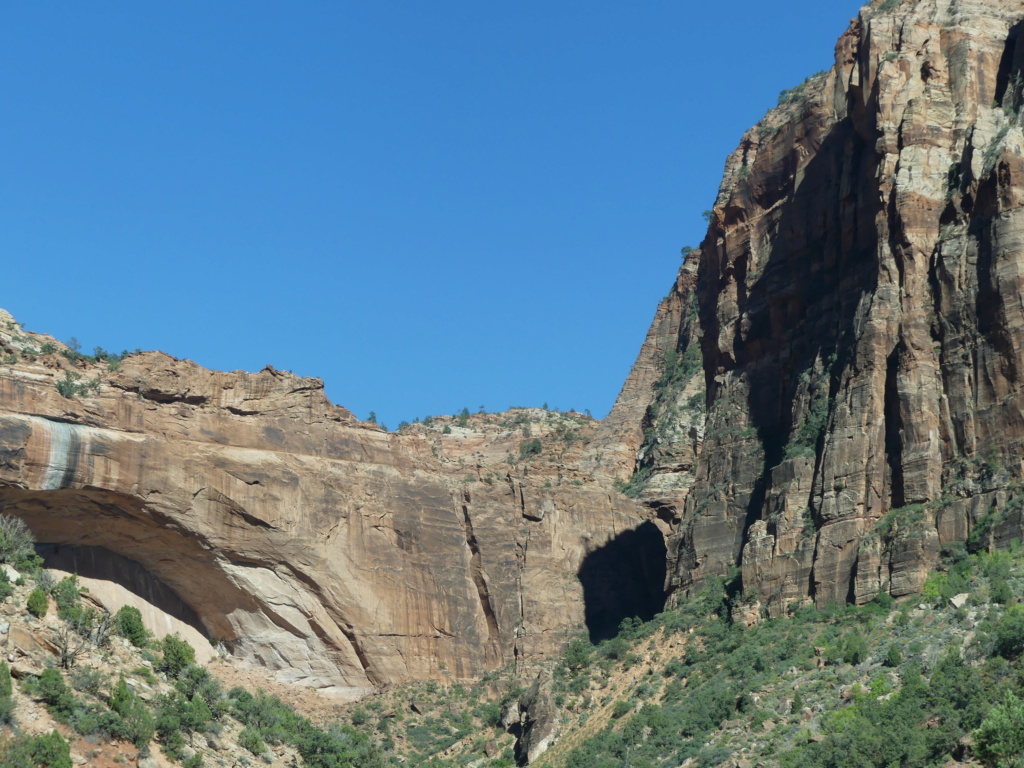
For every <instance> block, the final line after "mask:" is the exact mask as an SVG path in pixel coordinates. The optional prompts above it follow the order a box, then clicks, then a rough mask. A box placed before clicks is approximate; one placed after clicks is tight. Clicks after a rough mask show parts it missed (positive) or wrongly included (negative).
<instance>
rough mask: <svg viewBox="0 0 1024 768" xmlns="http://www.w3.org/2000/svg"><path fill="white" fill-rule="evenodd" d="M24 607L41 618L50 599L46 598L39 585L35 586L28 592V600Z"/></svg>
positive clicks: (48, 605) (47, 607)
mask: <svg viewBox="0 0 1024 768" xmlns="http://www.w3.org/2000/svg"><path fill="white" fill-rule="evenodd" d="M25 607H26V608H27V609H28V612H29V613H31V614H32V615H33V616H35V617H36V618H37V619H41V618H43V616H45V615H46V611H47V610H48V609H49V607H50V601H49V600H48V599H47V597H46V593H45V592H43V590H41V589H40V588H39V587H36V588H35V589H33V590H32V592H30V593H29V596H28V602H27V603H26V604H25Z"/></svg>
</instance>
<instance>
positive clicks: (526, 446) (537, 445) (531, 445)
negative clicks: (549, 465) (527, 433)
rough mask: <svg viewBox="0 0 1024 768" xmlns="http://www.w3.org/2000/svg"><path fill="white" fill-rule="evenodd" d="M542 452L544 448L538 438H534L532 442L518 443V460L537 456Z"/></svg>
mask: <svg viewBox="0 0 1024 768" xmlns="http://www.w3.org/2000/svg"><path fill="white" fill-rule="evenodd" d="M543 450H544V446H543V444H542V443H541V441H540V438H539V437H535V438H533V439H532V440H523V441H522V442H521V443H519V458H520V459H525V458H527V457H529V456H539V455H540V453H541V451H543Z"/></svg>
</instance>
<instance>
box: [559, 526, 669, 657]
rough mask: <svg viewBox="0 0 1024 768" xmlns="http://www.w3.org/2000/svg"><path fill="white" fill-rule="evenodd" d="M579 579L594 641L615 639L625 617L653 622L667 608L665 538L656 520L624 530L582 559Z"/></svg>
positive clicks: (588, 624) (589, 631)
mask: <svg viewBox="0 0 1024 768" xmlns="http://www.w3.org/2000/svg"><path fill="white" fill-rule="evenodd" d="M579 579H580V583H581V584H582V585H583V603H584V619H585V621H586V623H587V631H588V633H589V635H590V642H592V643H597V642H600V641H601V640H607V639H608V638H610V637H614V636H615V635H616V634H617V633H618V628H619V624H620V623H622V620H623V619H630V618H633V617H634V616H635V617H638V618H640V619H641V620H643V621H649V620H650V619H652V618H654V615H655V614H656V613H659V612H660V611H661V610H663V609H664V607H665V538H664V536H662V534H661V531H660V530H658V527H657V526H656V525H655V524H654V523H652V522H646V523H644V524H643V525H641V526H640V527H638V528H634V529H633V530H631V531H625V532H624V533H621V534H619V535H618V536H616V537H615V538H614V539H611V540H610V541H609V542H608V543H607V544H605V545H604V546H602V547H598V548H597V549H595V550H594V551H593V552H591V553H590V554H588V555H587V556H586V557H585V558H583V562H582V563H581V564H580V570H579Z"/></svg>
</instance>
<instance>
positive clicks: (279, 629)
mask: <svg viewBox="0 0 1024 768" xmlns="http://www.w3.org/2000/svg"><path fill="white" fill-rule="evenodd" d="M0 348H2V349H0V360H3V361H4V363H5V364H4V365H0V512H3V513H6V514H13V515H17V516H19V517H21V518H23V519H24V520H25V521H26V522H27V523H28V524H29V526H30V527H31V529H32V530H33V532H34V533H35V535H36V537H37V539H38V540H40V541H41V542H45V543H47V544H49V545H53V546H51V547H49V549H48V550H46V551H48V552H50V553H51V554H52V555H53V556H54V557H57V558H59V563H55V564H57V565H59V566H60V567H69V566H68V563H75V564H77V566H81V567H82V568H85V569H86V570H83V571H82V573H83V575H84V576H96V577H102V578H107V577H109V575H110V574H114V573H120V574H122V575H124V574H128V575H127V576H124V579H123V581H124V583H123V585H122V586H124V587H125V588H127V589H130V590H132V591H134V592H135V593H136V594H138V595H140V596H142V597H145V596H148V595H152V596H153V597H152V598H151V599H153V600H158V601H163V602H164V603H166V606H164V607H166V609H167V611H171V609H172V608H174V609H175V610H177V614H175V615H180V617H181V618H182V620H184V621H191V622H192V623H193V624H194V625H195V626H196V627H197V629H200V630H201V631H203V632H204V633H205V634H206V635H207V636H208V637H212V638H217V639H219V640H222V641H224V643H225V644H226V645H227V647H228V648H230V649H231V651H232V652H233V653H234V654H235V655H236V656H239V657H241V658H244V659H249V660H251V661H253V662H256V663H260V664H263V665H265V666H267V667H268V668H270V669H273V670H276V671H277V672H278V674H279V677H281V678H282V679H285V680H290V681H294V682H297V683H301V684H305V685H310V686H315V687H320V688H335V689H339V690H345V691H348V692H358V691H360V690H362V689H366V688H368V687H370V686H379V685H385V684H388V683H395V682H401V681H405V680H410V679H423V678H436V679H452V678H467V677H472V676H477V675H479V674H481V673H483V672H485V671H487V670H490V669H495V668H499V667H502V666H505V665H507V664H512V663H515V664H517V665H524V664H525V665H530V664H531V663H533V662H536V661H538V660H539V659H541V658H542V657H543V656H545V655H547V654H550V653H552V652H555V651H557V650H559V649H560V647H561V646H562V644H563V643H564V642H565V640H566V638H567V637H569V636H571V635H574V634H575V633H576V632H578V631H579V630H580V629H582V628H584V627H585V625H586V623H587V621H588V617H589V616H591V615H593V614H595V611H597V614H601V611H605V612H610V615H611V617H612V618H614V617H616V616H618V614H619V613H620V612H621V611H622V610H625V608H622V607H617V605H618V604H619V603H623V604H628V603H630V602H631V601H632V600H634V599H635V598H636V594H633V593H630V592H629V590H626V591H625V593H623V594H610V593H608V592H607V591H603V592H602V591H601V590H597V591H595V590H590V591H589V593H588V588H587V583H588V580H587V578H586V573H587V568H586V562H587V559H588V558H590V557H594V556H597V555H599V554H600V553H601V552H602V551H604V550H605V549H606V548H607V547H608V546H612V545H613V544H614V541H615V539H616V537H617V536H619V535H624V534H628V533H630V532H632V531H635V530H636V529H638V528H641V527H643V526H644V525H648V526H649V523H647V515H646V514H645V512H644V511H643V510H642V508H640V507H639V506H638V505H636V504H634V503H633V502H631V501H630V500H629V499H627V498H625V497H624V496H622V495H621V494H619V493H617V492H615V491H614V490H611V489H609V488H607V487H605V486H604V485H602V484H600V483H596V482H594V481H592V480H591V479H590V478H589V477H588V476H586V475H585V474H582V473H580V472H578V471H577V469H576V468H575V467H576V462H577V460H578V457H579V454H580V451H581V450H582V441H585V440H586V439H588V438H589V437H590V436H591V434H592V432H593V429H594V426H593V422H592V420H589V419H586V418H584V417H582V416H578V415H573V414H547V413H545V412H539V413H526V414H525V415H522V414H521V415H520V416H521V418H522V419H523V420H524V421H525V422H527V423H526V427H525V428H529V427H530V424H531V423H532V424H533V428H534V430H535V432H536V435H537V436H538V437H537V438H536V439H537V440H539V441H541V442H540V443H539V447H537V446H534V445H533V444H532V443H531V444H529V445H527V446H526V450H525V451H524V450H523V449H522V447H521V446H522V443H523V441H524V437H523V435H522V430H523V429H524V426H523V424H517V423H513V422H512V421H509V423H508V424H503V423H501V419H502V418H503V417H498V416H494V417H493V418H492V417H484V416H483V415H479V416H473V417H472V419H464V420H461V421H462V422H463V423H462V424H461V425H460V423H459V422H457V421H456V420H453V419H449V420H448V421H447V422H446V423H435V424H433V425H432V426H431V427H429V428H427V427H425V426H422V425H420V426H416V427H415V428H410V429H409V430H405V431H403V434H398V435H396V434H388V433H386V432H384V431H382V430H380V429H379V428H378V427H376V425H372V424H364V423H361V422H359V421H358V420H356V419H355V418H354V417H353V416H352V414H350V413H349V412H348V411H346V410H345V409H343V408H339V407H336V406H334V405H332V404H331V403H330V402H329V401H328V400H327V399H326V397H325V396H324V394H323V387H322V383H321V382H320V381H319V380H316V379H304V378H300V377H297V376H294V375H292V374H290V373H285V372H281V371H276V370H274V369H272V368H270V367H268V368H266V369H264V370H263V371H260V372H259V373H255V374H247V373H240V372H236V373H220V372H214V371H208V370H205V369H203V368H201V367H200V366H198V365H196V364H194V363H191V362H189V361H181V360H176V359H174V358H171V357H169V356H167V355H163V354H160V353H140V354H135V355H131V356H129V357H128V358H126V359H125V360H123V361H121V362H120V363H119V365H116V366H114V365H111V366H108V365H106V364H105V363H95V362H91V361H87V360H82V359H76V358H75V356H74V355H68V354H62V353H66V352H67V350H66V349H65V348H64V347H63V345H60V344H59V343H57V342H55V341H54V340H53V339H50V338H49V337H44V336H37V335H35V334H27V333H25V332H23V331H22V329H21V328H20V327H19V326H18V325H17V324H16V323H15V322H14V321H13V319H11V318H10V316H9V315H6V314H4V315H3V316H0ZM111 368H116V370H110V369H111ZM58 386H60V387H61V388H63V390H64V394H62V393H61V392H59V391H58ZM72 390H74V392H73V391H72ZM65 395H71V396H65ZM488 418H490V419H491V421H493V422H494V423H493V424H491V425H490V427H488V428H486V429H485V426H487V424H485V422H487V419H488ZM487 423H490V422H487ZM444 427H447V430H445V429H444ZM645 530H646V529H645ZM659 543H660V535H659ZM104 551H106V552H110V553H114V555H116V556H117V558H123V559H125V560H127V561H130V563H131V564H132V567H130V568H129V567H127V566H126V567H117V568H114V567H111V566H110V563H109V561H110V560H111V559H117V558H115V557H114V555H112V556H111V557H110V558H104V557H103V555H102V552H104ZM663 553H664V545H663V544H661V553H660V554H658V555H657V558H660V562H661V563H662V565H661V568H660V570H658V569H655V570H654V571H653V572H652V573H650V574H646V573H643V572H641V573H638V574H637V578H639V579H641V580H643V581H644V583H636V584H634V585H633V588H634V589H636V590H639V591H640V592H641V593H643V594H648V593H650V594H653V595H654V599H655V600H656V599H657V596H659V595H661V586H662V585H661V582H662V580H663V577H664V566H663V562H664V555H663ZM105 561H106V565H104V566H102V567H101V566H100V565H97V566H96V568H92V569H91V570H90V566H89V564H90V563H91V564H98V563H103V562H105ZM136 566H137V567H136ZM87 571H89V572H87ZM92 571H97V572H96V573H93V572H92ZM99 571H103V573H100V572H99ZM157 584H158V585H159V588H157V586H155V585H157ZM164 588H166V589H164ZM161 590H163V591H161ZM160 595H164V596H163V597H160ZM171 604H174V605H171ZM175 606H176V607H175ZM602 615H603V614H602ZM623 615H625V614H623ZM619 618H621V616H620V617H619Z"/></svg>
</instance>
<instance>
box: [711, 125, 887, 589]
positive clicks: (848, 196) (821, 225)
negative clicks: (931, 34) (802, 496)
mask: <svg viewBox="0 0 1024 768" xmlns="http://www.w3.org/2000/svg"><path fill="white" fill-rule="evenodd" d="M873 141H874V136H873V133H872V132H871V131H870V130H866V129H865V130H858V127H857V126H856V125H855V124H854V121H853V120H852V119H851V118H849V117H848V118H846V119H844V120H842V121H841V122H839V123H837V124H836V125H834V126H831V127H830V128H829V129H828V131H827V133H826V134H825V135H824V136H823V137H822V139H821V144H820V146H819V147H817V148H816V150H815V152H814V157H813V158H812V159H811V161H810V162H809V163H808V164H807V165H806V166H805V167H804V168H803V169H802V170H801V172H800V173H799V174H797V166H796V157H797V152H796V150H795V149H794V150H793V151H791V152H790V153H789V155H788V156H787V157H786V158H784V159H783V160H781V161H780V166H781V167H780V169H779V172H778V173H776V174H775V175H774V176H769V177H765V178H762V179H760V181H759V182H758V183H757V184H750V185H746V186H744V187H741V188H740V189H739V191H738V193H737V196H736V197H735V198H734V199H733V200H732V201H731V202H730V203H729V205H728V206H726V208H725V211H724V223H725V225H726V226H730V225H734V224H737V223H739V222H742V221H743V220H744V218H745V217H746V216H747V212H748V211H750V210H755V209H759V210H766V211H767V210H771V209H772V208H773V207H777V202H778V201H779V200H781V199H784V198H786V197H787V196H789V197H790V199H789V202H788V203H787V204H786V205H784V206H781V209H780V215H779V217H778V220H777V221H775V222H773V223H772V226H770V227H767V228H766V230H765V231H766V232H768V233H770V235H771V238H770V242H771V250H770V254H769V255H768V259H767V261H766V262H765V263H763V264H761V265H759V270H758V271H759V274H749V275H748V270H753V269H754V267H753V266H752V265H751V264H750V252H749V247H748V248H747V250H746V252H743V251H741V250H738V249H737V250H736V251H735V252H733V253H729V254H728V255H727V254H726V252H725V250H724V246H722V245H721V243H724V233H722V232H721V231H719V232H714V231H712V232H710V233H709V236H708V238H707V240H706V241H705V244H704V247H705V249H706V250H708V251H709V252H710V253H711V254H713V256H712V258H708V259H706V260H705V262H702V285H701V292H702V306H701V325H702V327H703V328H704V339H705V341H704V345H703V349H704V354H705V371H711V372H713V373H717V374H721V373H723V372H725V371H730V370H737V369H738V370H741V371H743V372H744V375H745V377H746V378H747V381H748V387H747V389H748V393H749V395H748V399H747V402H746V403H745V405H746V408H747V411H748V413H749V417H750V423H751V425H752V426H753V427H754V428H755V429H756V431H757V436H758V438H759V441H760V443H761V447H762V450H763V466H762V468H761V470H760V473H759V475H758V476H757V477H756V478H754V479H753V481H752V482H751V483H749V486H750V488H751V493H750V496H749V502H748V503H747V505H746V507H745V509H742V510H740V509H737V510H736V512H737V513H738V515H740V516H745V519H742V520H738V521H737V522H738V523H739V525H737V526H736V540H735V541H734V546H733V552H734V556H735V558H736V561H738V560H739V558H740V553H741V552H742V547H743V545H744V543H745V542H746V541H747V538H748V532H749V529H750V526H751V525H752V524H753V523H754V522H755V521H757V520H760V519H763V518H765V517H767V515H766V514H765V513H766V510H765V509H764V507H765V503H766V500H767V498H768V494H769V493H770V491H771V488H770V482H771V480H770V477H771V468H772V467H775V466H776V465H778V464H779V463H780V462H781V461H782V460H783V459H784V457H785V456H786V449H787V444H788V443H789V442H790V440H793V441H794V442H795V445H797V446H799V447H800V448H801V449H802V450H805V451H806V450H810V451H811V452H813V455H814V456H815V457H816V467H815V475H816V476H817V474H818V472H819V471H820V462H821V456H822V448H823V444H824V441H825V430H826V426H827V424H828V423H829V419H830V418H831V415H832V414H831V410H832V408H833V405H834V402H835V398H836V397H837V394H838V388H839V384H840V379H841V373H842V371H843V370H844V369H845V368H846V367H848V366H850V365H851V364H852V361H853V357H854V348H855V343H856V340H857V339H856V332H855V318H856V316H857V311H858V307H859V305H860V302H861V300H862V297H863V296H864V295H865V294H868V293H872V292H874V291H875V290H876V288H877V284H878V269H879V267H878V264H879V257H878V248H879V246H878V240H879V238H880V237H888V238H889V240H890V246H891V248H892V250H893V251H894V252H899V250H900V248H901V245H902V243H900V242H894V240H898V238H899V233H898V231H897V228H895V227H893V229H892V231H890V232H888V233H885V232H879V227H878V224H877V218H878V216H879V214H880V213H881V211H882V208H881V205H882V204H883V203H882V202H880V201H879V200H878V199H877V191H876V192H875V193H874V196H873V197H872V194H871V191H872V190H876V189H877V184H874V183H873V179H874V178H875V176H876V174H877V164H878V156H877V154H876V152H875V150H874V146H873ZM783 171H786V172H785V173H783ZM755 173H756V167H755ZM798 177H799V178H800V179H801V181H800V184H799V185H798V186H797V187H796V188H795V189H792V187H791V186H790V185H791V184H792V183H793V179H795V178H798ZM714 236H721V238H720V239H719V240H715V237H714ZM751 237H753V235H751ZM716 242H717V243H719V245H717V246H716V245H715V243H716ZM734 248H737V247H736V246H734ZM738 248H742V246H739V247H738ZM715 257H717V258H715ZM730 259H732V261H730ZM712 264H729V267H728V270H725V269H724V268H723V271H722V272H721V273H720V274H715V273H713V270H712V268H711V265H712ZM734 271H735V273H736V276H735V280H736V283H737V296H736V304H737V307H736V312H735V316H736V317H739V318H744V324H743V326H742V327H741V326H740V325H739V324H737V325H736V327H734V328H731V329H729V330H730V334H731V336H732V345H731V348H729V349H728V350H726V351H724V352H722V353H719V350H718V349H717V348H716V346H715V344H714V343H713V341H714V340H715V339H717V338H719V332H720V330H721V329H720V328H719V327H718V325H717V315H715V313H714V309H715V306H714V304H713V302H710V301H708V300H707V297H712V296H718V295H719V294H720V293H722V292H723V291H724V290H725V287H726V285H727V283H728V282H729V281H730V280H731V279H734V278H733V276H732V273H733V272H734ZM708 383H709V387H711V389H712V392H713V393H714V395H713V397H717V392H715V379H714V377H713V376H711V375H710V374H709V381H708ZM728 405H729V404H728V403H726V406H728ZM712 407H722V406H721V405H720V404H719V403H714V405H713V406H712ZM886 427H887V429H886V432H887V434H889V433H891V432H894V431H895V430H896V429H897V428H898V425H897V424H894V423H887V424H886ZM890 448H898V447H897V446H890ZM722 461H725V462H726V463H727V464H728V459H727V458H724V457H723V458H722ZM732 479H733V480H735V478H732ZM892 493H893V496H898V495H899V489H893V490H892ZM808 508H810V509H811V510H812V513H813V515H814V516H815V522H816V523H819V524H820V519H818V516H819V514H820V510H818V509H817V508H815V505H814V504H813V500H812V499H811V498H808ZM809 588H810V589H811V590H813V585H809Z"/></svg>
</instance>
